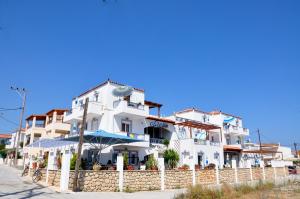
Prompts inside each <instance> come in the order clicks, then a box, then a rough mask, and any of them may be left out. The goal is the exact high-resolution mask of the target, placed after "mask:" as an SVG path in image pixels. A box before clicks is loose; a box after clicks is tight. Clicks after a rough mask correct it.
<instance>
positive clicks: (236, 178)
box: [234, 167, 239, 184]
mask: <svg viewBox="0 0 300 199" xmlns="http://www.w3.org/2000/svg"><path fill="white" fill-rule="evenodd" d="M234 177H235V183H236V184H237V183H238V182H239V180H238V170H237V168H236V167H235V168H234Z"/></svg>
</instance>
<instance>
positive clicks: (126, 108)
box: [113, 100, 149, 118]
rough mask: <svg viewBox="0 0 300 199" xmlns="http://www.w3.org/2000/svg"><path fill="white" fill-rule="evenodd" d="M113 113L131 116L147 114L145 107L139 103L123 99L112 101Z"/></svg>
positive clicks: (144, 115)
mask: <svg viewBox="0 0 300 199" xmlns="http://www.w3.org/2000/svg"><path fill="white" fill-rule="evenodd" d="M113 107H114V112H115V115H119V116H131V117H137V118H140V117H146V116H147V115H148V112H149V111H148V110H147V107H145V106H144V105H143V104H141V103H133V102H128V101H125V100H117V101H114V103H113Z"/></svg>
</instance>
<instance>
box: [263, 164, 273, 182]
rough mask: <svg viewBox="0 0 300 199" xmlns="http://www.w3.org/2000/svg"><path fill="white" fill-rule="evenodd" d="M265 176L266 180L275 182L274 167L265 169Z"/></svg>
mask: <svg viewBox="0 0 300 199" xmlns="http://www.w3.org/2000/svg"><path fill="white" fill-rule="evenodd" d="M265 175H266V180H273V179H274V176H275V175H274V168H273V167H266V168H265Z"/></svg>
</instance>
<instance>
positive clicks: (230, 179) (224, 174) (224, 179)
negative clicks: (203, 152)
mask: <svg viewBox="0 0 300 199" xmlns="http://www.w3.org/2000/svg"><path fill="white" fill-rule="evenodd" d="M219 175H220V183H221V184H225V183H227V184H232V183H235V171H234V169H223V170H220V171H219Z"/></svg>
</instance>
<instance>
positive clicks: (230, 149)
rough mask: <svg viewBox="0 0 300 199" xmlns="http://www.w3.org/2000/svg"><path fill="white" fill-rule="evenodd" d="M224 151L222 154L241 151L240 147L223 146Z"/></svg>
mask: <svg viewBox="0 0 300 199" xmlns="http://www.w3.org/2000/svg"><path fill="white" fill-rule="evenodd" d="M223 149H224V152H230V151H233V152H241V151H242V149H241V148H240V147H237V146H228V145H225V146H224V147H223Z"/></svg>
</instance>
